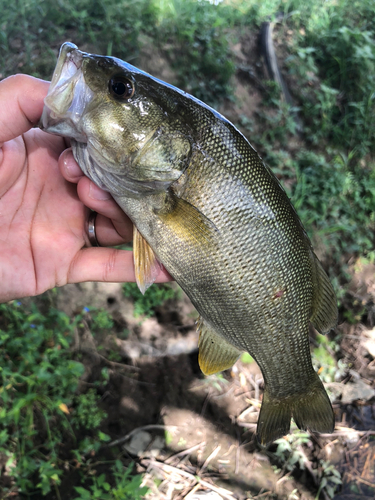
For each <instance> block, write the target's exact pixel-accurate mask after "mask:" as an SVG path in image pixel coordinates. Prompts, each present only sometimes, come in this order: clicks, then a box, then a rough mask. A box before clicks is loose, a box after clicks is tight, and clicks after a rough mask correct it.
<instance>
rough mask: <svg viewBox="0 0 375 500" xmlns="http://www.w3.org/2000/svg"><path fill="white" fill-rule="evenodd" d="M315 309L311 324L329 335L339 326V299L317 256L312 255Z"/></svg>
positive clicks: (313, 309)
mask: <svg viewBox="0 0 375 500" xmlns="http://www.w3.org/2000/svg"><path fill="white" fill-rule="evenodd" d="M311 258H312V271H313V284H314V292H313V293H314V295H313V308H312V315H311V322H312V324H313V325H314V327H315V328H316V330H318V332H319V333H323V334H324V333H328V332H329V331H330V330H331V329H332V328H335V326H336V325H337V316H338V311H337V299H336V295H335V292H334V290H333V287H332V285H331V283H330V281H329V279H328V276H327V275H326V273H325V272H324V269H323V267H322V265H321V263H320V262H319V260H318V259H317V257H316V255H315V254H312V257H311Z"/></svg>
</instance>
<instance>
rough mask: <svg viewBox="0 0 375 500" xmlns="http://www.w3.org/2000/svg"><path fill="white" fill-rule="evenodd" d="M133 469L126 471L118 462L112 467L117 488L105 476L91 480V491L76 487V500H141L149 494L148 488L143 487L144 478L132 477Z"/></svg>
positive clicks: (129, 468) (94, 477)
mask: <svg viewBox="0 0 375 500" xmlns="http://www.w3.org/2000/svg"><path fill="white" fill-rule="evenodd" d="M131 471H132V467H128V468H127V469H126V470H125V471H124V466H123V464H122V462H120V460H116V462H115V463H114V465H113V466H112V475H113V477H114V478H115V483H116V484H115V486H111V484H110V483H108V482H107V481H106V477H105V474H101V475H100V476H98V477H96V476H93V477H92V478H91V481H92V484H91V486H89V489H86V488H82V487H75V488H74V489H75V490H76V492H77V493H79V496H78V497H75V499H74V500H92V499H95V498H97V499H100V500H141V499H142V498H144V496H145V495H146V493H147V492H148V488H147V487H142V486H141V483H142V476H140V475H137V476H133V477H131V476H130V474H131Z"/></svg>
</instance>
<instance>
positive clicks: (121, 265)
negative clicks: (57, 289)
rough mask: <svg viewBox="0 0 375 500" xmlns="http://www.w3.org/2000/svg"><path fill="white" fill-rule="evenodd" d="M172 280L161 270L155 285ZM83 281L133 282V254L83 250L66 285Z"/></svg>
mask: <svg viewBox="0 0 375 500" xmlns="http://www.w3.org/2000/svg"><path fill="white" fill-rule="evenodd" d="M172 280H173V278H172V277H171V276H170V275H169V274H168V272H167V271H166V270H165V269H164V268H162V269H161V271H160V273H159V275H158V277H157V278H156V283H165V282H167V281H172ZM83 281H105V282H112V283H123V282H126V281H131V282H134V281H135V273H134V263H133V252H130V251H128V250H117V249H114V248H83V249H82V250H81V251H80V252H78V254H77V256H76V258H75V259H74V261H73V262H72V264H71V266H70V269H69V273H68V283H81V282H83Z"/></svg>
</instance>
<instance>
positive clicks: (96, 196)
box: [89, 182, 111, 201]
mask: <svg viewBox="0 0 375 500" xmlns="http://www.w3.org/2000/svg"><path fill="white" fill-rule="evenodd" d="M89 196H90V198H92V199H93V200H101V201H104V200H109V199H110V198H111V195H110V194H109V193H108V192H107V191H103V189H100V188H99V187H98V186H97V185H96V184H94V183H93V182H90V189H89Z"/></svg>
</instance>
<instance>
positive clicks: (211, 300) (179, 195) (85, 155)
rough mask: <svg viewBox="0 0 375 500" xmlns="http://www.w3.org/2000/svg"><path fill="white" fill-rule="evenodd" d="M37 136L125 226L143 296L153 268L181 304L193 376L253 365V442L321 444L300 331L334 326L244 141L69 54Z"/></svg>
mask: <svg viewBox="0 0 375 500" xmlns="http://www.w3.org/2000/svg"><path fill="white" fill-rule="evenodd" d="M72 62H73V63H74V65H75V67H76V73H74V68H73V66H72ZM76 82H80V83H79V86H78V84H77V83H76ZM82 82H84V83H82ZM121 92H124V93H123V94H122V93H121ZM125 92H126V93H125ZM41 127H42V128H43V129H44V130H46V131H47V132H51V133H56V134H61V135H65V136H68V137H70V138H71V140H72V147H73V152H74V155H75V158H76V160H77V161H78V163H79V164H80V166H81V168H82V170H83V172H84V173H85V174H86V175H88V176H89V177H90V178H91V179H92V180H93V181H94V182H96V183H97V184H98V185H100V186H101V187H102V188H105V189H107V190H108V191H110V192H111V194H112V195H113V197H114V198H115V200H116V201H117V203H118V204H119V206H120V207H121V208H122V209H123V210H124V212H125V213H126V214H127V215H128V216H129V217H130V218H131V220H132V221H133V223H134V225H135V229H134V247H133V248H134V265H135V272H136V278H137V282H138V285H139V287H140V289H141V291H144V290H145V289H146V288H147V287H148V286H150V285H151V283H152V282H153V281H154V279H155V277H156V273H157V272H158V269H159V267H158V266H159V263H161V264H163V265H164V266H165V268H166V269H167V270H168V272H169V273H170V274H171V275H172V276H173V278H174V279H175V280H176V281H177V282H178V283H179V285H180V286H181V287H182V288H183V290H184V291H185V292H186V294H187V295H188V296H189V297H190V299H191V301H192V303H193V304H194V306H195V307H196V309H197V310H198V312H199V314H200V318H199V321H198V330H199V332H200V335H199V363H200V366H201V368H202V370H203V371H204V373H206V374H211V373H215V372H217V371H220V370H224V369H226V368H229V367H230V366H231V365H232V364H233V363H234V362H235V361H236V359H237V358H238V357H239V355H240V354H241V352H242V351H248V352H249V353H250V354H251V355H252V356H253V357H254V359H255V360H256V361H257V363H258V364H259V366H260V369H261V371H262V374H263V377H264V383H265V387H264V395H263V400H262V407H261V411H260V415H259V421H258V428H257V436H258V439H259V441H260V442H261V443H262V444H267V443H269V442H270V441H272V440H274V439H276V438H278V437H280V436H282V435H284V434H285V433H287V432H288V430H289V427H290V420H291V418H292V417H293V418H294V420H295V421H296V423H297V425H298V426H299V427H300V428H301V429H309V430H311V431H318V432H331V431H332V430H333V427H334V416H333V411H332V407H331V404H330V402H329V399H328V396H327V394H326V392H325V390H324V387H323V385H322V383H321V381H320V379H319V377H318V375H317V374H316V373H315V371H314V369H313V366H312V362H311V356H310V348H309V336H308V331H309V323H310V321H312V322H313V325H314V326H315V327H316V328H317V330H318V331H319V332H320V333H326V332H328V331H329V330H330V329H331V328H333V327H334V326H335V324H336V321H337V306H336V299H335V294H334V292H333V289H332V286H331V284H330V283H329V280H328V278H327V276H326V274H325V273H324V271H323V269H322V267H321V264H320V263H319V261H318V259H317V258H316V256H315V254H314V252H313V250H312V247H311V244H310V241H309V239H308V237H307V235H306V232H305V231H304V229H303V227H302V224H301V222H300V220H299V218H298V216H297V214H296V212H295V210H294V208H293V206H292V205H291V203H290V201H289V199H288V197H287V195H286V193H285V192H284V190H283V189H282V187H281V186H280V184H279V182H278V180H277V179H276V177H275V176H274V175H273V173H272V172H271V170H270V169H269V168H268V167H267V166H266V165H265V164H264V163H263V162H262V160H261V158H260V157H259V156H258V154H257V153H256V151H255V150H254V149H253V148H252V146H251V145H250V144H249V142H248V141H247V140H246V139H245V137H244V136H243V135H242V134H241V133H240V132H239V131H238V130H237V129H236V128H235V127H234V126H233V125H232V124H230V123H229V122H228V121H227V120H226V119H225V118H224V117H222V116H221V115H220V114H219V113H217V112H216V111H214V110H213V109H211V108H209V107H208V106H207V105H205V104H204V103H202V102H201V101H198V100H197V99H195V98H194V97H192V96H189V95H188V94H186V93H185V92H182V91H181V90H179V89H176V88H175V87H173V86H171V85H168V84H166V83H164V82H161V81H160V80H158V79H156V78H153V77H152V76H150V75H148V74H147V73H144V72H143V71H141V70H139V69H137V68H135V67H134V66H131V65H130V64H128V63H126V62H124V61H121V60H119V59H116V58H111V57H103V56H96V55H92V54H87V53H84V52H81V51H79V50H78V49H77V47H76V46H74V45H73V44H70V43H67V44H64V45H63V46H62V48H61V51H60V56H59V61H58V64H57V67H56V70H55V74H54V76H53V80H52V84H51V87H50V90H49V93H48V96H47V98H46V100H45V108H44V111H43V116H42V120H41Z"/></svg>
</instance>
